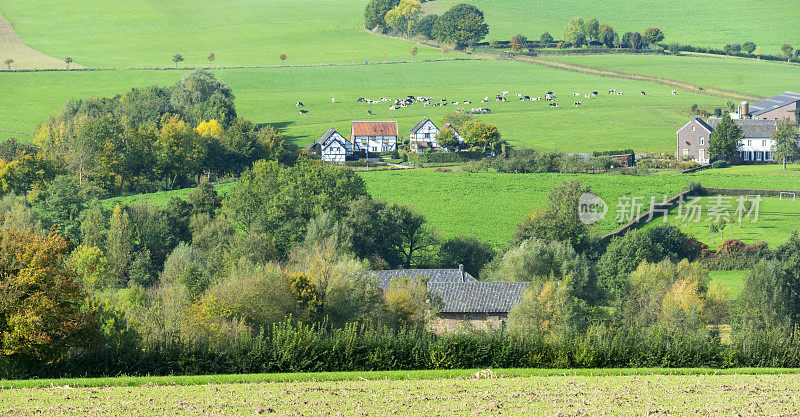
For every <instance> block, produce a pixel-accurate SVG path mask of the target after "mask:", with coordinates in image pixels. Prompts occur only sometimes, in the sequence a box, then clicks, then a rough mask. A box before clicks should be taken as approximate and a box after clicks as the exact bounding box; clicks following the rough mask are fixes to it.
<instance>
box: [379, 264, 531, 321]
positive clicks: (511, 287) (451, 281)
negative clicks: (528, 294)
mask: <svg viewBox="0 0 800 417" xmlns="http://www.w3.org/2000/svg"><path fill="white" fill-rule="evenodd" d="M372 273H373V274H374V275H375V276H376V277H377V279H378V285H379V286H380V287H381V289H382V290H386V289H387V288H389V283H390V282H391V280H392V279H394V278H396V277H409V278H411V279H416V278H417V277H419V276H422V277H424V278H425V279H427V280H428V284H427V285H428V291H429V292H430V293H431V294H432V295H434V296H437V297H439V299H440V300H441V305H440V308H439V313H438V314H437V317H436V319H434V320H433V321H432V322H431V323H430V328H431V330H433V331H435V332H437V333H443V332H450V331H454V330H460V329H469V328H475V329H497V328H502V327H503V326H504V325H505V322H506V320H507V319H508V313H509V312H510V311H511V309H512V308H513V307H514V306H515V305H517V304H519V302H520V301H521V300H522V295H523V292H524V291H525V289H526V288H527V287H528V283H527V282H481V281H478V280H476V279H475V278H474V277H473V276H472V275H470V274H469V273H467V272H465V271H464V270H463V267H462V268H459V269H398V270H391V271H373V272H372Z"/></svg>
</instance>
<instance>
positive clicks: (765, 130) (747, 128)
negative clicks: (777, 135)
mask: <svg viewBox="0 0 800 417" xmlns="http://www.w3.org/2000/svg"><path fill="white" fill-rule="evenodd" d="M721 121H722V119H717V118H709V119H708V124H709V125H710V126H711V127H712V129H716V127H717V125H718V124H719V122H721ZM733 123H735V124H736V126H739V127H740V128H741V129H742V135H744V137H745V138H770V137H772V132H774V131H776V130H777V129H778V121H777V120H764V119H734V120H733Z"/></svg>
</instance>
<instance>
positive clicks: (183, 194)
mask: <svg viewBox="0 0 800 417" xmlns="http://www.w3.org/2000/svg"><path fill="white" fill-rule="evenodd" d="M234 185H235V183H226V184H218V185H215V186H214V188H215V189H216V190H217V192H218V193H219V194H220V195H225V194H227V193H228V191H230V190H231V188H233V186H234ZM192 191H194V188H181V189H178V190H170V191H160V192H156V193H149V194H134V195H128V196H120V197H112V198H107V199H105V200H103V207H105V208H106V209H112V208H114V206H115V205H117V204H120V205H123V206H124V205H131V204H134V203H142V202H144V203H147V204H150V205H153V206H156V207H164V206H166V205H167V203H169V200H171V199H172V198H174V197H177V198H180V199H183V200H186V199H187V198H188V197H189V194H191V193H192Z"/></svg>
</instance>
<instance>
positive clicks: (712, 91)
mask: <svg viewBox="0 0 800 417" xmlns="http://www.w3.org/2000/svg"><path fill="white" fill-rule="evenodd" d="M513 61H516V62H523V63H528V64H534V65H540V66H543V67H548V68H554V69H560V70H564V71H572V72H580V73H583V74H590V75H596V76H599V77H609V78H619V79H623V80H634V81H647V82H652V83H656V84H661V85H665V86H667V87H672V88H674V89H679V90H682V91H688V92H691V93H697V94H705V95H709V96H714V97H721V98H727V99H734V100H750V101H759V100H761V99H763V98H764V97H762V96H757V95H754V94H747V93H742V92H739V91H733V90H725V89H722V88H717V87H700V86H698V85H695V84H691V83H687V82H685V81H678V80H672V79H669V78H663V77H655V76H652V75H643V74H636V73H632V72H624V71H614V70H607V69H602V68H596V67H589V66H585V65H578V64H569V63H566V62H560V61H554V60H551V59H546V58H538V57H530V58H515V59H513Z"/></svg>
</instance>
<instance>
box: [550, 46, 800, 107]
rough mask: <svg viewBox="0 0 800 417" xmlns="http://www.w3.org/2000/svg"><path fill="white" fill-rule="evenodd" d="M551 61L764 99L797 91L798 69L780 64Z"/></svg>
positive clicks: (642, 58) (674, 59)
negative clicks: (689, 84)
mask: <svg viewBox="0 0 800 417" xmlns="http://www.w3.org/2000/svg"><path fill="white" fill-rule="evenodd" d="M551 59H554V60H558V61H563V62H567V63H571V64H578V65H586V66H590V67H596V68H603V69H608V70H614V71H625V72H633V73H636V74H644V75H652V76H656V77H663V78H669V79H673V80H679V81H685V82H689V83H692V84H695V85H699V86H700V87H717V88H722V89H727V90H734V91H740V92H743V93H750V94H756V95H760V96H765V97H769V96H773V95H775V94H778V93H782V92H784V91H800V66H797V65H788V64H786V63H784V62H774V61H760V60H755V59H742V58H716V57H710V56H708V57H698V56H672V55H585V56H563V57H553V58H551ZM765 74H769V76H765Z"/></svg>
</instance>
